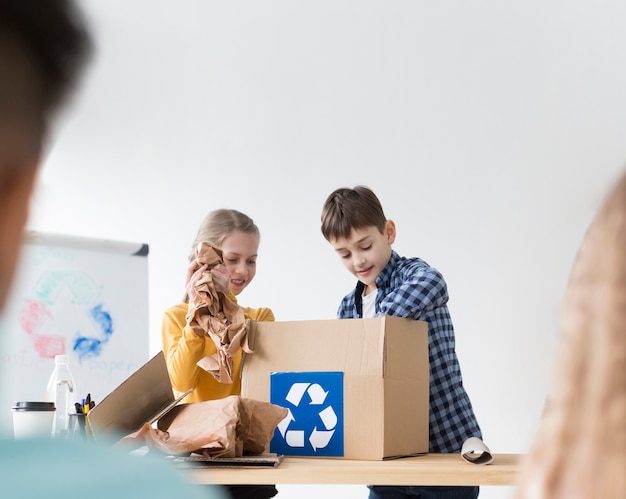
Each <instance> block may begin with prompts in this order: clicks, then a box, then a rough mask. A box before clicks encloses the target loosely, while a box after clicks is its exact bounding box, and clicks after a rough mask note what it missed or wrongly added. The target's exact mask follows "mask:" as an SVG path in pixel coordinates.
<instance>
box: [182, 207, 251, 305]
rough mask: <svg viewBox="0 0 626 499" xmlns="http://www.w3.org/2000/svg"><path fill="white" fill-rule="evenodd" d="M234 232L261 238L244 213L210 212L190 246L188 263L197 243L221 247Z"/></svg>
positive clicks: (186, 297) (221, 210)
mask: <svg viewBox="0 0 626 499" xmlns="http://www.w3.org/2000/svg"><path fill="white" fill-rule="evenodd" d="M235 230H238V231H240V232H243V233H244V234H250V235H253V236H257V237H258V238H259V239H260V238H261V233H260V232H259V228H258V227H257V226H256V224H255V223H254V220H252V219H251V218H250V217H249V216H248V215H246V214H245V213H241V212H240V211H237V210H231V209H226V208H222V209H219V210H214V211H211V212H210V213H209V214H207V216H206V217H204V220H203V221H202V223H201V224H200V228H199V229H198V234H197V235H196V237H195V239H194V240H193V244H192V245H191V251H190V252H189V261H190V262H191V261H193V260H194V259H195V257H196V255H195V251H196V247H197V246H198V244H199V243H201V242H210V243H213V244H215V245H216V246H218V247H221V246H222V243H223V242H224V239H225V238H226V236H227V235H228V234H230V233H231V232H233V231H235ZM184 301H185V303H188V301H189V297H188V296H187V293H185V297H184Z"/></svg>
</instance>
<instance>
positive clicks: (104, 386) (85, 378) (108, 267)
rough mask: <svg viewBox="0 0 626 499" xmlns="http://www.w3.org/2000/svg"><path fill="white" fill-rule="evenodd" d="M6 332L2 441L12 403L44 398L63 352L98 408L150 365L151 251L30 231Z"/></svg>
mask: <svg viewBox="0 0 626 499" xmlns="http://www.w3.org/2000/svg"><path fill="white" fill-rule="evenodd" d="M0 328H1V333H0V338H1V343H0V346H1V348H0V369H1V375H2V377H1V378H0V379H1V380H2V386H1V389H0V408H2V410H1V411H0V434H1V435H0V436H7V435H10V434H11V433H12V413H11V405H12V404H13V402H15V401H16V400H44V398H45V390H46V385H47V382H48V378H49V376H50V374H51V373H52V370H53V368H54V356H55V355H57V354H66V355H67V356H68V357H69V361H70V369H71V370H72V374H73V376H74V380H75V382H76V388H77V397H78V399H79V400H80V399H82V398H84V397H85V396H86V395H87V393H90V394H91V396H92V399H93V400H95V401H96V403H97V402H98V400H102V399H103V398H104V397H105V396H106V395H108V394H109V393H110V392H111V391H112V390H113V389H115V388H116V387H117V386H118V385H119V384H120V383H121V382H122V381H124V380H125V379H126V378H128V377H129V376H130V375H131V374H132V373H133V372H135V371H136V370H137V369H139V368H140V367H141V366H142V365H143V364H145V363H146V362H147V360H148V359H149V331H148V245H147V244H142V243H130V242H121V241H110V240H100V239H91V238H84V237H76V236H67V235H60V234H46V233H41V232H29V233H27V236H26V239H25V242H24V244H23V248H22V253H21V256H20V262H19V267H18V268H17V269H16V276H15V281H14V286H13V288H12V294H11V297H10V299H9V302H8V303H7V306H6V309H5V312H4V314H3V317H2V323H1V324H0Z"/></svg>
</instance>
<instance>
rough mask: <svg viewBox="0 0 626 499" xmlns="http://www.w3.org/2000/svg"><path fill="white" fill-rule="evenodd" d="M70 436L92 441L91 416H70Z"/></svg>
mask: <svg viewBox="0 0 626 499" xmlns="http://www.w3.org/2000/svg"><path fill="white" fill-rule="evenodd" d="M70 435H71V436H72V438H74V439H80V440H90V439H91V438H92V437H93V434H92V432H91V426H90V425H89V415H87V414H70Z"/></svg>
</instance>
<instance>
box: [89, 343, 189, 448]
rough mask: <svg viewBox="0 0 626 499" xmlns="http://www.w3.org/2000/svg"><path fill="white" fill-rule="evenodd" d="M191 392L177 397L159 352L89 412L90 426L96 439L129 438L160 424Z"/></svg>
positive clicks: (163, 359) (161, 354)
mask: <svg viewBox="0 0 626 499" xmlns="http://www.w3.org/2000/svg"><path fill="white" fill-rule="evenodd" d="M189 393H191V390H189V391H187V392H185V393H184V394H182V395H181V396H180V397H178V398H177V399H175V398H174V392H173V391H172V385H171V383H170V378H169V374H168V372H167V364H166V363H165V356H164V355H163V352H159V353H158V354H156V355H155V356H154V357H153V358H152V359H150V360H149V361H148V362H146V364H144V365H143V366H142V367H141V368H139V369H138V370H137V371H135V372H134V373H133V374H132V375H131V376H130V377H129V378H127V379H126V380H125V381H124V382H123V383H122V384H121V385H119V386H118V387H117V388H116V389H115V390H113V391H112V392H111V393H110V394H109V395H107V396H106V397H105V398H104V399H102V400H101V401H100V402H99V403H97V404H96V406H95V407H94V408H93V409H92V410H91V411H89V424H90V425H91V429H92V431H93V433H94V435H95V436H96V437H97V436H104V435H106V434H111V435H113V436H118V437H119V436H123V435H128V434H129V433H132V432H134V431H137V430H139V429H140V428H141V426H142V425H143V424H144V423H150V424H152V423H154V422H155V421H157V420H158V419H159V418H160V417H162V416H163V415H165V414H167V413H168V412H169V411H170V410H171V409H172V408H173V407H174V406H175V405H176V404H178V402H180V401H182V400H183V399H184V398H185V397H186V396H187V395H188V394H189Z"/></svg>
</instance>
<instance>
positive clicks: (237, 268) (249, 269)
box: [221, 230, 259, 296]
mask: <svg viewBox="0 0 626 499" xmlns="http://www.w3.org/2000/svg"><path fill="white" fill-rule="evenodd" d="M221 249H222V258H223V259H224V265H226V268H227V269H228V271H229V272H230V290H231V291H232V292H233V294H234V295H235V296H237V295H238V294H239V293H241V292H242V291H243V290H244V288H245V287H246V286H247V285H248V284H250V283H251V282H252V279H254V276H255V275H256V259H257V253H258V250H259V236H256V235H254V234H246V233H244V232H241V231H239V230H234V231H233V232H231V233H230V234H228V235H227V236H226V237H225V238H224V240H223V241H222V245H221Z"/></svg>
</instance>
